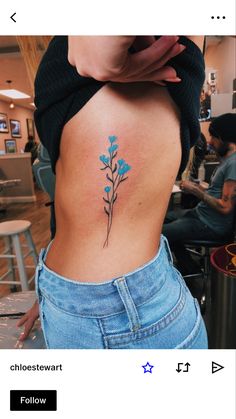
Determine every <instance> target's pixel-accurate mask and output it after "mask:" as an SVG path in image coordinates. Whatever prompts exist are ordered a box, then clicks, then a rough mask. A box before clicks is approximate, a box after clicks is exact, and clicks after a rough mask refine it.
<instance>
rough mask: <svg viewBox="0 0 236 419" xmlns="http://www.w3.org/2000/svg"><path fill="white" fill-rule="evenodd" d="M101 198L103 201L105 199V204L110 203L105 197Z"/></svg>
mask: <svg viewBox="0 0 236 419" xmlns="http://www.w3.org/2000/svg"><path fill="white" fill-rule="evenodd" d="M102 199H103V201H105V202H106V203H107V204H110V202H109V201H108V199H106V198H104V197H103V198H102Z"/></svg>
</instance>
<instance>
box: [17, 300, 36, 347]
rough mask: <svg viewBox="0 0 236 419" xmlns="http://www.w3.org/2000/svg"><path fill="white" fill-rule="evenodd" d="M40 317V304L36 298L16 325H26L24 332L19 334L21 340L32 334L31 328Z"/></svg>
mask: <svg viewBox="0 0 236 419" xmlns="http://www.w3.org/2000/svg"><path fill="white" fill-rule="evenodd" d="M38 317H39V304H38V301H37V300H36V301H35V303H34V304H33V306H32V307H31V308H30V309H29V310H28V311H27V313H26V314H25V315H24V316H23V317H22V318H21V319H20V320H19V321H18V322H17V324H16V326H17V327H21V326H23V325H24V332H22V333H21V334H20V336H19V340H20V341H24V340H25V339H26V338H27V337H28V336H29V334H30V331H31V329H32V328H33V326H34V323H35V320H37V318H38Z"/></svg>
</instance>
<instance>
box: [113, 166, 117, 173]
mask: <svg viewBox="0 0 236 419" xmlns="http://www.w3.org/2000/svg"><path fill="white" fill-rule="evenodd" d="M116 169H117V164H115V167H114V169H113V170H112V173H115V172H116Z"/></svg>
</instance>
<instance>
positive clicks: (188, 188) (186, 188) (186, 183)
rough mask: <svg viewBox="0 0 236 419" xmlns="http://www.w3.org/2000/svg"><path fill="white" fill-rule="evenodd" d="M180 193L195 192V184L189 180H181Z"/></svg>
mask: <svg viewBox="0 0 236 419" xmlns="http://www.w3.org/2000/svg"><path fill="white" fill-rule="evenodd" d="M179 187H180V189H181V191H183V192H187V193H193V192H194V191H196V187H197V185H196V183H194V182H191V181H190V180H183V181H182V182H181V183H180V185H179Z"/></svg>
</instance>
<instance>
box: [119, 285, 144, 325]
mask: <svg viewBox="0 0 236 419" xmlns="http://www.w3.org/2000/svg"><path fill="white" fill-rule="evenodd" d="M113 284H114V285H115V286H116V287H117V290H118V293H119V295H120V298H121V300H122V302H123V304H124V307H125V310H126V313H127V316H128V319H129V323H130V330H131V331H132V332H136V331H137V330H138V329H140V328H141V324H140V319H139V315H138V312H137V309H136V307H135V304H134V301H133V299H132V297H131V294H130V292H129V288H128V285H127V282H126V279H125V278H124V277H121V278H118V279H116V280H115V281H114V282H113Z"/></svg>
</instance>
